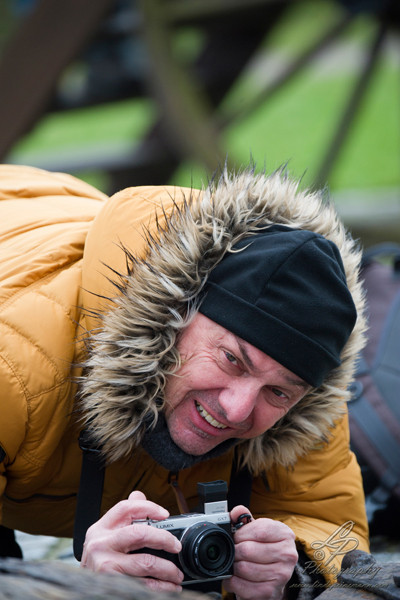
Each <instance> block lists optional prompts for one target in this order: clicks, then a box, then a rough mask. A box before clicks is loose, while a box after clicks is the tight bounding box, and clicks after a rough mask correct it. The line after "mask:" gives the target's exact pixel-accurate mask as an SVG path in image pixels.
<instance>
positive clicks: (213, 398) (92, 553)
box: [0, 167, 368, 599]
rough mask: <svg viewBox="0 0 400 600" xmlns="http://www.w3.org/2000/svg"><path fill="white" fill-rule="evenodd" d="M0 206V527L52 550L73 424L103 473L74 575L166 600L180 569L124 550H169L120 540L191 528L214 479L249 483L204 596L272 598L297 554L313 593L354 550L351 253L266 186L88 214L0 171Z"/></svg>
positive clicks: (295, 195)
mask: <svg viewBox="0 0 400 600" xmlns="http://www.w3.org/2000/svg"><path fill="white" fill-rule="evenodd" d="M1 189H2V190H3V192H2V194H3V195H2V198H4V201H3V202H1V203H0V210H1V209H2V207H3V206H6V210H7V212H6V211H4V213H3V217H4V218H2V219H0V222H1V223H4V226H2V227H3V232H4V242H3V248H4V256H5V262H4V268H3V272H2V277H1V279H2V281H3V303H2V305H1V312H0V325H1V329H2V335H1V336H0V339H1V357H2V363H1V372H0V381H1V382H2V393H3V394H4V395H3V396H2V403H3V405H4V409H3V412H4V415H5V417H6V418H4V419H3V420H2V423H1V425H0V446H1V448H2V459H3V460H2V463H1V468H2V477H1V480H2V490H4V491H3V517H2V518H3V521H2V522H3V524H4V525H5V526H7V527H8V528H17V529H23V530H25V531H28V532H31V533H42V534H50V535H60V536H71V535H72V529H73V520H74V513H75V509H76V495H77V491H78V488H79V474H80V464H81V450H80V448H79V444H78V436H79V433H80V430H81V429H82V427H83V423H84V424H85V428H86V431H87V434H88V435H89V439H90V444H91V445H92V446H93V447H94V448H95V449H97V450H99V452H100V453H101V455H102V456H103V457H104V459H105V461H106V464H107V467H106V470H105V482H104V490H103V494H102V498H101V500H102V504H101V513H102V514H103V515H104V516H103V517H102V518H100V519H99V520H97V522H96V523H95V524H94V525H93V526H92V527H91V528H90V529H89V531H88V533H87V536H86V542H85V548H84V552H83V557H82V564H83V565H84V566H87V567H89V568H91V569H94V570H103V571H117V572H124V573H127V574H129V575H133V576H135V577H140V578H143V581H144V582H145V583H146V584H147V585H149V586H151V587H153V588H154V589H166V590H176V589H179V588H180V584H181V582H182V576H183V575H182V572H181V571H180V569H178V567H177V566H176V565H174V564H173V563H172V562H171V561H168V560H166V559H165V558H163V557H159V556H154V555H152V554H149V553H148V552H147V551H145V550H143V548H146V547H147V548H153V549H155V550H157V549H161V550H164V551H165V552H172V553H177V552H179V549H180V543H179V542H178V541H177V540H176V538H175V537H174V536H173V535H171V534H170V533H169V532H168V531H165V530H161V529H156V528H152V527H148V526H147V525H146V524H143V523H135V521H137V520H140V519H147V518H151V519H164V518H166V517H167V516H168V514H171V515H175V514H177V513H178V512H179V509H178V500H177V498H178V499H182V497H183V498H184V499H185V500H186V503H187V506H188V510H194V508H195V506H196V504H197V493H196V485H197V482H199V481H212V480H215V479H223V480H226V481H229V480H230V478H231V471H232V464H233V461H234V457H236V460H237V462H238V464H239V465H240V466H242V467H243V466H245V467H247V469H248V470H249V471H250V472H251V473H252V474H253V482H252V486H251V487H252V489H251V499H250V506H249V507H246V506H241V505H239V506H235V507H233V509H232V511H231V518H232V521H236V520H237V518H238V517H239V515H241V514H242V513H243V512H248V511H249V510H250V512H251V513H252V516H253V519H252V520H251V522H249V523H247V524H246V525H244V526H243V527H241V528H240V529H239V530H238V531H237V532H236V533H235V534H234V540H235V568H234V575H233V577H232V578H231V579H229V580H226V582H225V583H224V587H225V589H226V590H227V591H229V592H232V593H235V594H236V595H237V596H239V597H240V598H243V599H246V598H260V599H261V598H281V597H283V594H284V593H285V587H287V584H288V581H289V580H290V577H291V575H292V572H293V569H294V567H295V563H296V560H297V556H298V554H299V556H300V560H301V562H302V563H303V567H304V569H305V572H306V574H307V572H308V573H310V572H311V571H313V574H315V573H316V574H317V575H319V576H322V577H324V578H325V579H327V580H330V581H332V580H334V578H335V575H336V574H337V571H338V569H339V567H340V560H341V555H342V554H343V552H344V551H346V550H349V549H351V547H350V546H351V545H353V546H352V547H354V545H355V544H356V545H358V547H359V548H360V549H367V547H368V542H367V527H366V520H365V514H364V506H363V495H362V485H361V478H360V473H359V469H358V466H357V465H356V462H355V459H354V456H353V455H352V453H351V452H350V451H349V445H348V442H349V440H348V427H347V421H346V416H345V408H344V405H345V401H346V399H347V398H348V393H347V391H346V390H347V387H348V384H349V383H350V381H351V379H352V375H353V370H354V362H355V358H356V355H357V353H358V351H359V350H360V349H361V347H362V344H363V332H364V327H365V324H364V317H363V313H362V304H363V302H362V290H361V287H360V284H359V282H358V281H357V273H358V262H359V253H358V251H357V250H356V248H355V245H354V242H353V241H352V240H351V239H350V238H349V237H348V236H347V234H346V232H345V230H344V228H343V226H342V225H341V223H340V222H339V220H338V219H337V216H336V214H335V212H334V209H333V208H332V206H330V205H329V204H324V203H323V202H322V200H321V198H320V196H319V195H318V194H309V193H306V192H300V191H298V190H297V186H296V185H295V184H294V183H293V182H291V181H290V180H289V179H288V178H287V177H286V176H285V175H284V174H283V173H281V172H277V173H275V174H273V175H271V176H270V177H266V176H264V175H255V174H254V173H252V172H250V171H245V172H243V173H241V174H239V175H234V176H229V175H228V174H227V173H224V174H223V175H222V177H221V179H220V181H219V182H218V183H217V184H216V185H214V184H211V185H210V186H209V188H208V189H207V190H205V191H204V192H202V193H200V192H198V191H194V190H185V189H180V188H173V187H168V188H167V187H160V188H157V187H144V188H128V189H127V190H124V191H122V192H120V193H118V194H116V195H115V196H114V197H113V198H111V199H109V200H107V201H105V200H104V197H103V196H102V194H100V193H99V192H97V191H96V190H93V189H92V188H90V186H86V185H85V184H82V183H81V182H78V181H77V180H75V179H73V178H69V177H68V176H65V175H59V174H49V173H45V172H43V171H37V170H32V169H26V168H17V167H4V170H3V187H2V188H1ZM5 203H8V204H5ZM6 217H7V218H6ZM93 219H94V220H93ZM357 311H358V315H357ZM77 377H79V385H77V382H76V378H77ZM234 477H235V472H234V473H233V479H234ZM95 500H96V499H93V503H94V502H95ZM89 501H90V502H91V501H92V500H91V499H89ZM348 524H350V525H348ZM344 525H346V527H347V529H345V531H346V532H347V533H346V535H347V534H349V535H347V537H345V538H344V537H343V531H344V530H343V527H342V526H344ZM349 532H350V533H349ZM338 542H340V544H338ZM131 551H135V553H133V554H130V552H131ZM136 551H138V552H136ZM297 553H298V554H297ZM304 563H305V566H304ZM317 563H318V564H317ZM149 576H150V577H149Z"/></svg>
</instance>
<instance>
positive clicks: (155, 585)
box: [138, 577, 182, 592]
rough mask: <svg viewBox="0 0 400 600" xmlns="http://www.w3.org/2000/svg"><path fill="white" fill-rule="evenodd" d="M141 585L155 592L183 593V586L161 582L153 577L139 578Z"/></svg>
mask: <svg viewBox="0 0 400 600" xmlns="http://www.w3.org/2000/svg"><path fill="white" fill-rule="evenodd" d="M138 579H139V581H141V583H143V584H144V585H146V586H147V587H148V588H150V589H151V590H152V591H153V592H181V591H182V586H181V585H176V584H175V583H171V582H170V581H160V580H159V579H153V578H152V577H143V578H142V577H139V578H138Z"/></svg>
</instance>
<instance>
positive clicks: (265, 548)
mask: <svg viewBox="0 0 400 600" xmlns="http://www.w3.org/2000/svg"><path fill="white" fill-rule="evenodd" d="M243 513H249V510H248V509H247V508H245V507H244V506H236V507H235V508H234V509H233V510H232V511H231V519H232V521H233V522H234V523H235V522H236V520H237V519H238V518H239V516H240V515H242V514H243ZM234 541H235V564H234V574H233V576H232V577H231V579H227V580H225V581H224V588H225V589H226V590H227V591H228V592H232V593H234V594H236V596H237V597H238V598H240V599H242V600H267V599H268V600H282V598H284V592H285V585H286V583H287V582H288V581H289V579H290V577H291V575H292V573H293V569H294V567H295V565H296V562H297V558H298V555H297V551H296V545H295V536H294V533H293V531H292V530H291V529H290V528H289V527H287V525H284V524H283V523H281V522H279V521H274V520H272V519H255V520H252V521H250V522H249V523H247V524H246V525H244V526H243V527H241V528H240V529H238V530H237V531H236V533H235V534H234Z"/></svg>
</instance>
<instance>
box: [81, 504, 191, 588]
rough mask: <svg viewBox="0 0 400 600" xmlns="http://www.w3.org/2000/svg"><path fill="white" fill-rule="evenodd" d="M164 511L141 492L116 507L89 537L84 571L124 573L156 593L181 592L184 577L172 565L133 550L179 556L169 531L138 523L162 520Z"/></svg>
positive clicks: (96, 525) (84, 559) (83, 557)
mask: <svg viewBox="0 0 400 600" xmlns="http://www.w3.org/2000/svg"><path fill="white" fill-rule="evenodd" d="M167 517H169V513H168V511H167V510H165V508H163V507H162V506H159V505H158V504H155V503H154V502H150V501H149V500H147V499H146V496H145V495H144V494H142V492H132V493H131V494H130V496H129V498H128V500H123V501H122V502H119V503H118V504H116V505H115V506H113V507H112V508H111V509H110V510H109V511H108V512H107V513H106V514H105V515H104V516H103V517H102V518H101V519H99V520H98V521H97V522H96V523H94V525H92V526H91V527H90V528H89V529H88V531H87V533H86V539H85V544H84V547H83V554H82V563H81V565H82V567H86V568H88V569H91V570H92V571H97V572H103V573H124V574H126V575H131V576H133V577H139V578H142V582H143V583H145V584H146V585H147V586H149V587H150V588H152V589H153V590H156V591H159V590H164V591H180V590H181V586H180V584H181V582H182V580H183V573H182V571H180V570H179V569H178V567H177V566H176V565H174V564H173V563H172V562H171V561H169V560H166V559H164V558H159V557H157V556H153V555H152V554H145V553H141V552H137V553H134V554H129V552H130V551H132V550H139V549H140V548H144V547H148V548H154V549H156V550H164V551H166V552H172V553H178V552H180V550H181V543H180V542H179V540H178V539H177V538H176V537H175V536H173V535H172V533H170V532H169V531H165V530H164V529H157V528H156V527H149V526H148V525H147V524H146V523H135V522H134V521H137V520H139V519H147V518H149V519H155V520H162V519H166V518H167Z"/></svg>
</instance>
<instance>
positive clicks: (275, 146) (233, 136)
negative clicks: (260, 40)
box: [10, 0, 400, 191]
mask: <svg viewBox="0 0 400 600" xmlns="http://www.w3.org/2000/svg"><path fill="white" fill-rule="evenodd" d="M342 13H343V11H342V9H340V7H339V6H338V5H337V4H336V3H335V2H330V1H324V0H320V1H315V0H311V1H309V2H298V3H294V7H293V9H292V10H291V11H288V13H287V16H286V18H285V19H284V21H283V22H282V23H281V25H280V26H279V27H276V28H275V30H274V35H273V36H271V37H270V38H269V39H268V41H267V42H266V44H265V46H264V47H263V48H262V49H261V52H260V57H259V62H260V63H261V64H262V56H263V55H264V56H265V57H267V58H270V57H271V56H272V57H273V56H276V57H277V59H278V60H280V59H283V60H285V61H286V60H290V59H291V58H293V57H295V56H296V55H297V54H298V53H299V52H301V51H302V49H304V48H306V47H307V45H308V44H310V43H312V41H313V39H316V38H317V37H318V36H319V35H321V34H322V32H323V31H324V30H325V29H327V28H328V27H330V26H331V25H332V23H333V22H334V21H335V20H336V19H338V18H340V17H341V15H342ZM375 25H376V24H375V23H374V21H373V19H372V18H370V17H368V16H361V17H358V18H357V19H355V20H354V23H353V25H352V26H351V27H350V28H349V29H348V30H347V31H346V33H345V35H343V36H342V37H341V38H340V39H339V43H338V44H337V48H338V49H340V48H342V52H341V54H339V55H338V56H339V58H338V62H337V64H335V63H333V64H332V63H331V62H330V63H328V67H326V66H324V62H323V61H317V62H315V61H314V62H313V63H312V64H310V65H309V67H308V68H307V69H305V70H304V71H303V72H302V73H301V74H300V75H298V76H297V77H296V78H295V79H293V80H292V81H291V82H290V83H288V84H287V85H286V86H284V87H283V88H282V89H281V90H280V91H279V92H278V93H276V94H275V95H274V96H273V97H271V98H270V99H269V100H268V101H267V102H264V103H262V104H261V105H260V106H259V107H258V108H257V109H256V110H254V111H252V112H251V113H250V114H249V115H248V116H247V117H246V118H245V119H244V120H242V121H240V122H238V123H233V124H232V125H231V126H229V127H228V128H227V129H226V130H225V131H224V132H223V134H222V136H221V146H222V150H223V152H224V153H226V154H227V155H228V156H229V158H230V160H231V162H233V163H234V164H235V165H236V166H237V167H240V166H243V165H245V164H247V163H248V162H249V158H250V156H252V157H253V159H254V161H255V162H256V163H257V165H258V167H259V168H264V165H265V166H266V169H267V171H270V170H273V169H275V168H276V167H278V166H280V165H282V164H283V163H287V162H288V165H289V170H290V172H291V173H292V174H293V175H294V176H296V177H299V178H302V182H303V184H304V185H310V184H312V182H313V179H314V177H315V175H316V173H317V170H318V167H319V165H320V163H321V160H322V158H323V156H324V153H325V151H326V149H327V147H328V144H329V143H330V140H331V139H332V136H333V135H334V132H335V130H336V128H337V124H338V121H339V119H340V115H341V111H342V110H343V107H344V106H345V103H346V100H347V99H348V97H349V94H350V93H351V90H352V88H353V86H354V84H355V80H356V78H357V74H358V67H357V66H354V65H353V62H354V61H353V58H352V57H353V54H354V53H356V54H357V53H361V55H362V54H363V52H364V49H365V48H366V47H367V46H368V44H369V43H370V40H371V39H372V36H373V35H374V31H375ZM391 43H392V44H397V49H398V44H399V36H397V38H396V37H393V39H392V41H391ZM176 47H177V52H178V53H180V54H181V56H187V55H188V54H191V55H193V54H195V53H196V51H197V50H198V48H199V47H201V37H199V36H198V35H197V34H196V32H193V31H190V30H188V31H183V32H181V33H180V36H177V39H176ZM343 49H344V50H343ZM346 56H348V60H346ZM343 57H344V59H343ZM264 76H265V77H266V78H268V77H269V73H268V71H267V72H265V73H264ZM259 80H260V76H259V74H257V71H256V72H255V73H254V72H252V71H251V70H250V71H249V72H246V73H245V74H244V75H243V77H241V78H240V79H239V80H238V82H237V85H236V86H235V87H234V89H233V90H232V91H231V93H230V94H229V96H228V98H226V100H225V101H224V104H223V105H222V108H221V110H222V113H228V114H229V113H230V112H231V111H232V110H235V109H236V108H240V107H241V106H242V105H243V104H245V102H246V100H247V98H248V97H250V96H252V95H253V94H254V93H255V92H256V91H257V88H258V86H259ZM399 99H400V81H399V58H398V57H397V59H396V53H395V52H393V50H392V49H391V46H390V45H388V46H385V48H384V51H383V52H382V55H381V58H380V59H379V62H378V65H377V68H376V70H375V73H374V76H373V79H372V82H371V85H370V87H369V89H368V93H367V94H366V96H365V98H364V100H363V103H362V106H361V107H360V110H359V111H358V113H357V117H356V119H355V121H354V123H353V125H352V128H351V130H350V132H349V135H348V138H347V140H346V143H345V145H344V147H343V149H342V152H341V154H340V157H339V159H338V161H337V162H336V164H335V168H334V169H333V171H332V173H331V175H330V177H329V180H328V182H327V183H328V184H329V187H330V189H331V190H333V191H335V190H353V189H367V188H368V189H379V190H381V189H391V190H393V188H394V189H398V188H399V187H400V110H399ZM156 114H157V107H156V106H155V105H154V103H153V102H152V101H151V100H146V99H134V100H127V101H123V102H116V103H111V104H109V105H104V106H97V107H92V108H87V109H79V110H74V111H69V112H68V113H58V114H49V115H47V116H46V117H45V118H43V119H41V120H40V122H39V123H38V124H37V125H36V126H35V127H34V128H33V129H32V131H31V132H29V134H28V135H26V136H25V137H24V138H23V139H21V140H19V141H18V143H17V144H16V145H15V147H14V148H13V151H12V153H11V155H10V159H11V160H12V161H14V162H19V163H25V164H36V163H37V162H38V160H39V162H40V160H45V158H46V156H54V155H55V154H56V153H62V152H64V153H68V152H70V153H73V152H74V150H75V149H76V148H77V147H79V148H80V150H81V151H84V152H85V153H87V154H88V155H90V153H93V152H95V151H96V149H97V148H99V147H100V146H101V147H102V148H104V149H105V151H109V152H113V151H114V148H115V147H117V146H118V145H123V144H129V143H131V142H132V141H135V140H137V141H140V139H141V138H142V137H143V135H145V133H146V131H147V130H148V129H149V128H150V127H151V125H152V123H153V122H154V120H155V118H156ZM207 175H208V174H207V173H206V171H205V169H204V168H203V167H202V166H201V165H199V164H197V163H195V162H193V161H190V160H188V161H187V162H185V163H184V164H183V165H182V166H181V167H180V168H179V170H178V171H177V172H176V173H175V174H174V176H173V178H172V182H173V183H175V184H182V185H192V184H194V185H200V184H201V182H202V181H204V180H205V179H206V178H207ZM78 176H80V177H82V178H84V179H87V180H88V181H90V182H92V183H94V184H95V185H97V186H98V187H103V188H104V187H105V186H106V178H104V176H103V175H102V174H101V173H79V174H78Z"/></svg>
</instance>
